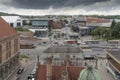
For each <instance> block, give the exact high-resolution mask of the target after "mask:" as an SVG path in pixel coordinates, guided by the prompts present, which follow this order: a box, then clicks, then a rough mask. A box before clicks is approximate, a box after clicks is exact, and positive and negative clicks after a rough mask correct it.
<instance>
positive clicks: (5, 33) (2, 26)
mask: <svg viewBox="0 0 120 80" xmlns="http://www.w3.org/2000/svg"><path fill="white" fill-rule="evenodd" d="M16 34H17V31H16V30H15V29H13V28H12V27H11V26H9V24H8V23H7V22H5V21H4V20H3V19H2V18H1V17H0V39H3V38H7V37H10V36H13V35H16Z"/></svg>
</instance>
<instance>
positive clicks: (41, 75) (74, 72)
mask: <svg viewBox="0 0 120 80" xmlns="http://www.w3.org/2000/svg"><path fill="white" fill-rule="evenodd" d="M46 69H47V67H46V65H39V66H38V70H37V77H36V80H46V71H47V70H46ZM83 69H84V68H83V67H73V66H68V67H67V71H68V75H69V77H70V79H71V80H72V79H73V80H77V79H78V77H79V73H80V72H81V71H82V70H83ZM62 71H64V66H54V65H53V66H52V80H58V79H60V78H61V73H62Z"/></svg>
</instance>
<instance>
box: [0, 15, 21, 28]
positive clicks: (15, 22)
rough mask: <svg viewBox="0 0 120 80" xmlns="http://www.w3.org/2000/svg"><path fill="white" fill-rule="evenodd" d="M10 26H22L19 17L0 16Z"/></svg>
mask: <svg viewBox="0 0 120 80" xmlns="http://www.w3.org/2000/svg"><path fill="white" fill-rule="evenodd" d="M1 17H2V18H3V19H4V20H5V21H6V22H7V23H8V24H9V25H10V26H12V27H17V26H23V21H22V19H21V17H20V16H1Z"/></svg>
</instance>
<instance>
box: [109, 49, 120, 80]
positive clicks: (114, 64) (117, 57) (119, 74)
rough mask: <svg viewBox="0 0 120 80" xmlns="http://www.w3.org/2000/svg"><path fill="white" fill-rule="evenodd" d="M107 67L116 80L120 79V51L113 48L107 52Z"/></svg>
mask: <svg viewBox="0 0 120 80" xmlns="http://www.w3.org/2000/svg"><path fill="white" fill-rule="evenodd" d="M107 59H108V62H107V69H108V72H110V73H111V74H112V75H113V76H114V78H115V79H116V80H119V79H120V51H119V50H111V51H108V53H107Z"/></svg>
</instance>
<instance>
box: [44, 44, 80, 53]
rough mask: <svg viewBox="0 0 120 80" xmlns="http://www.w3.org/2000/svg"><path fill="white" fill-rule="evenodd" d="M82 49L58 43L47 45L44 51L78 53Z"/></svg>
mask: <svg viewBox="0 0 120 80" xmlns="http://www.w3.org/2000/svg"><path fill="white" fill-rule="evenodd" d="M81 51H82V50H81V49H80V47H78V46H73V45H69V44H68V45H58V46H51V47H48V48H47V49H46V50H45V51H44V52H45V53H80V52H81Z"/></svg>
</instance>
